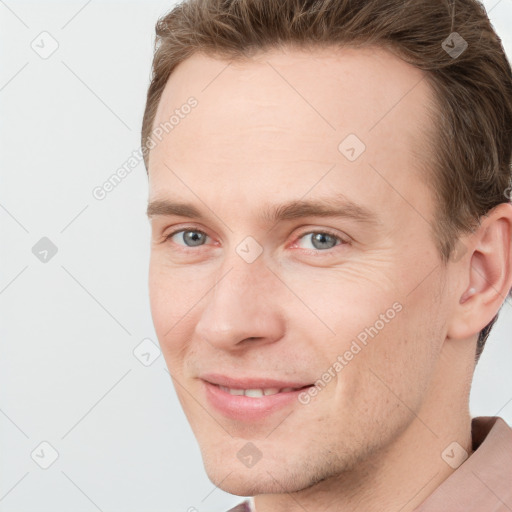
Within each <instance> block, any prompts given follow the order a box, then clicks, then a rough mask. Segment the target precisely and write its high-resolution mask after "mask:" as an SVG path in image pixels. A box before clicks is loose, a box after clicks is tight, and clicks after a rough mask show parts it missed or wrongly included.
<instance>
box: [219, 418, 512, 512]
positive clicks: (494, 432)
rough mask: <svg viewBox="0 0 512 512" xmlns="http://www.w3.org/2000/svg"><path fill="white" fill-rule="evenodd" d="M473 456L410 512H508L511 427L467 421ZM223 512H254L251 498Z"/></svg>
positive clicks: (511, 506)
mask: <svg viewBox="0 0 512 512" xmlns="http://www.w3.org/2000/svg"><path fill="white" fill-rule="evenodd" d="M471 439H472V444H473V446H472V449H473V453H472V454H471V456H470V457H468V459H467V460H466V461H465V462H463V463H462V464H461V465H460V466H459V467H458V468H457V469H456V470H455V471H454V472H453V473H452V474H451V475H450V476H449V477H448V478H447V479H446V480H444V481H443V482H442V483H441V485H439V487H437V489H435V490H434V492H433V493H432V494H431V495H430V496H428V497H427V498H426V499H425V500H424V501H423V503H421V505H419V506H418V507H417V508H415V509H414V512H441V511H449V512H512V428H510V427H509V425H508V424H507V423H506V422H505V421H504V420H503V419H502V418H500V417H497V416H480V417H477V418H473V419H472V420H471ZM227 512H257V511H256V509H255V508H254V501H253V500H252V499H249V500H245V501H243V502H242V503H239V504H238V505H237V506H236V507H234V508H232V509H230V510H228V511H227Z"/></svg>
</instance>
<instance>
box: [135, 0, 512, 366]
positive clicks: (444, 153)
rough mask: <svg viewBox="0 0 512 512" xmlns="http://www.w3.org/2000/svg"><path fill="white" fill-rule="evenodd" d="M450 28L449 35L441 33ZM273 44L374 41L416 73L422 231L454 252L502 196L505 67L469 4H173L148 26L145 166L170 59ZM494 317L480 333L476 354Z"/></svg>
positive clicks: (430, 0) (507, 153) (386, 0)
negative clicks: (425, 112) (424, 90)
mask: <svg viewBox="0 0 512 512" xmlns="http://www.w3.org/2000/svg"><path fill="white" fill-rule="evenodd" d="M454 32H456V33H457V35H455V36H453V35H451V34H453V33H454ZM449 37H450V38H449ZM453 37H457V38H459V39H456V40H454V38H453ZM448 38H449V39H448ZM461 38H462V39H461ZM454 41H457V43H458V45H459V48H460V49H463V48H464V45H465V44H466V43H467V47H466V48H465V49H464V50H463V51H462V53H461V54H460V55H456V54H454V53H450V52H449V49H450V47H452V48H453V47H454V46H455V42H454ZM283 45H287V46H290V47H298V48H300V47H307V48H315V47H321V46H323V47H325V46H340V47H341V46H370V45H377V46H381V47H384V48H387V49H388V50H390V51H391V52H393V53H394V54H395V55H396V56H397V57H400V58H401V59H403V60H404V61H406V62H408V63H409V64H411V65H413V66H415V67H417V68H419V69H422V70H424V71H426V75H427V80H428V82H429V84H430V86H431V87H432V89H433V91H434V93H435V100H436V106H437V109H436V113H435V119H434V121H435V124H434V126H436V127H437V129H436V133H435V135H434V136H433V137H432V138H431V139H428V140H429V144H430V149H431V151H430V154H431V159H430V161H429V162H428V167H429V170H430V171H431V180H430V181H431V182H432V185H433V186H432V189H433V193H434V197H435V200H436V202H437V206H438V211H437V215H436V218H435V220H434V223H433V225H432V230H433V233H434V235H435V240H436V242H437V245H438V249H439V252H440V255H441V257H442V259H443V261H444V262H447V261H448V260H449V258H450V257H451V256H452V255H453V254H454V253H457V252H458V251H457V247H456V246H457V243H458V239H459V236H460V235H461V234H462V233H468V232H470V231H472V230H473V229H475V228H476V227H477V226H478V225H479V222H480V219H481V217H482V216H483V215H485V214H486V213H487V212H489V211H490V210H491V209H492V208H493V207H495V206H497V205H498V204H500V203H504V202H510V196H511V195H512V194H510V191H511V190H512V188H511V185H512V165H511V160H512V72H511V68H510V64H509V62H508V60H507V57H506V55H505V52H504V50H503V46H502V43H501V39H500V38H499V37H498V36H497V34H496V33H495V31H494V29H493V27H492V25H491V23H490V21H489V19H488V17H487V14H486V11H485V8H484V6H483V5H482V4H481V3H480V2H479V1H477V0H452V1H451V0H402V1H400V0H364V1H363V0H359V1H358V0H186V1H183V2H181V3H179V4H178V5H176V6H175V7H174V8H173V9H172V10H171V11H170V12H169V13H168V14H166V15H165V16H163V17H162V18H160V19H159V20H158V22H157V24H156V40H155V53H154V59H153V73H152V77H151V83H150V86H149V90H148V94H147V103H146V109H145V112H144V117H143V123H142V149H143V150H145V151H144V163H145V165H146V169H148V160H149V157H148V155H149V148H148V146H147V145H148V141H149V139H150V137H151V132H152V129H153V123H154V120H155V114H156V110H157V107H158V103H159V101H160V97H161V95H162V92H163V90H164V87H165V85H166V83H167V80H168V78H169V76H170V74H171V73H172V71H173V70H174V68H175V67H176V66H177V65H178V64H179V63H180V62H182V61H184V60H185V59H187V58H188V57H190V56H191V55H193V54H194V53H197V52H202V53H205V54H207V55H211V56H215V57H221V58H225V59H249V58H250V57H251V56H252V55H254V54H255V53H258V52H264V51H265V50H270V49H273V48H277V47H280V46H283ZM459 249H460V247H459ZM459 252H460V251H459ZM496 319H497V315H496V317H495V318H494V319H493V320H492V322H491V323H490V324H489V325H488V326H486V327H485V328H484V329H483V330H482V331H481V332H480V335H479V338H478V347H477V353H476V359H477V360H478V358H479V357H480V354H481V351H482V349H483V347H484V344H485V341H486V339H487V337H488V335H489V332H490V330H491V328H492V326H493V324H494V322H495V321H496Z"/></svg>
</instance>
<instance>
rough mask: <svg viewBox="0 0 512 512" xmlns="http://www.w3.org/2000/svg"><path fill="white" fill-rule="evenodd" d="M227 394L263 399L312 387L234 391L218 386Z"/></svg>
mask: <svg viewBox="0 0 512 512" xmlns="http://www.w3.org/2000/svg"><path fill="white" fill-rule="evenodd" d="M218 387H219V388H220V389H221V390H222V391H224V392H225V393H229V394H230V395H234V396H248V397H251V398H261V397H262V396H270V395H277V394H278V393H290V392H293V391H299V390H301V389H305V388H308V387H310V386H309V385H308V386H302V387H300V388H289V387H288V388H255V389H233V388H228V387H225V386H218Z"/></svg>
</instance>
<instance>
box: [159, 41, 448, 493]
mask: <svg viewBox="0 0 512 512" xmlns="http://www.w3.org/2000/svg"><path fill="white" fill-rule="evenodd" d="M422 78H424V75H423V74H422V72H421V71H419V70H417V69H415V68H413V67H411V66H409V65H408V64H406V63H404V62H402V61H401V60H399V59H397V58H396V57H394V56H393V55H391V54H390V53H387V52H386V51H384V50H380V49H365V50H361V49H342V50H336V51H335V50H328V49H325V50H321V51H320V50H318V51H315V52H313V53H309V54H308V53H301V52H299V51H297V50H289V51H288V52H286V53H283V52H277V51H273V52H270V53H265V54H261V55H260V56H258V57H257V58H256V59H254V60H251V61H244V62H238V63H234V62H233V63H231V64H230V65H229V66H228V62H227V61H222V60H216V59H213V58H210V57H206V56H204V55H199V54H196V55H194V56H193V57H191V58H190V59H188V60H186V61H185V62H183V63H182V64H180V65H179V66H178V68H177V69H176V70H175V72H173V74H172V75H171V77H170V80H169V82H168V84H167V86H166V88H165V91H164V93H163V96H162V99H161V102H160V104H159V109H158V112H157V117H156V121H155V124H154V127H156V126H158V125H159V124H160V123H163V122H165V121H168V120H169V117H170V116H171V115H173V114H174V113H175V110H176V109H178V110H179V109H180V107H181V106H182V105H183V104H185V103H186V102H187V99H188V98H189V97H191V96H193V97H195V98H196V100H197V105H196V106H195V107H194V108H193V109H186V111H187V112H188V111H190V113H189V114H188V115H184V116H182V117H183V118H182V119H180V121H179V123H177V124H176V125H175V126H174V128H173V129H172V130H171V131H169V133H168V134H167V135H165V136H164V137H163V139H162V141H161V142H160V143H158V145H157V146H156V147H155V148H154V149H153V150H152V151H151V155H150V162H149V169H150V170H149V182H150V192H149V201H150V203H151V202H156V201H168V202H172V203H187V204H190V205H192V206H193V207H194V208H195V209H196V210H197V211H198V212H199V213H200V215H201V216H200V217H195V216H191V212H189V211H184V210H181V211H177V210H172V209H171V208H167V209H166V208H163V207H162V204H160V208H159V209H158V212H159V213H158V214H155V215H153V216H152V245H151V263H150V276H149V286H150V300H151V309H152V315H153V321H154V325H155V329H156V333H157V335H158V339H159V342H160V345H161V347H162V350H163V354H164V356H165V360H166V363H167V366H168V369H169V372H170V374H171V375H172V377H173V379H174V385H175V388H176V392H177V394H178V397H179V399H180V402H181V404H182V406H183V409H184V411H185V413H186V415H187V418H188V420H189V422H190V424H191V427H192V429H193V431H194V434H195V435H196V437H197V439H198V442H199V445H200V448H201V451H202V455H203V459H204V463H205V467H206V470H207V472H208V475H209V476H210V478H211V479H212V481H213V482H214V483H216V484H219V485H220V487H221V488H223V489H225V490H227V491H228V492H231V493H234V494H241V495H255V494H260V493H269V492H279V493H281V492H285V491H287V492H291V491H295V490H299V489H303V488H306V487H308V486H310V485H312V484H314V483H316V482H318V481H320V480H322V479H326V478H328V477H332V476H334V475H338V474H341V473H343V472H344V471H348V470H351V469H353V468H355V467H364V464H365V463H371V460H372V457H375V456H376V454H378V453H382V452H383V451H385V449H386V448H388V447H389V446H391V443H393V442H395V441H397V440H398V439H400V436H402V435H403V433H404V432H405V431H407V429H408V428H410V427H411V425H412V424H413V420H414V421H415V414H418V413H419V412H420V411H421V410H422V407H425V406H426V405H425V404H428V403H430V401H431V400H432V397H431V394H430V393H431V387H430V383H431V378H432V376H433V374H434V373H435V372H436V363H437V359H438V355H439V351H440V348H441V346H442V343H443V341H444V339H445V333H446V328H445V325H446V321H447V318H448V314H449V307H448V298H447V297H448V292H447V291H446V290H447V289H449V286H445V285H446V283H447V270H446V267H444V266H443V265H442V264H441V262H440V259H439V255H438V253H437V251H436V246H435V243H434V240H433V238H432V236H431V234H430V233H431V231H430V226H429V223H428V222H429V221H431V219H433V217H434V212H435V204H434V201H433V198H432V192H431V190H430V189H429V188H428V186H427V184H426V179H424V175H423V172H422V171H421V169H420V165H421V159H426V158H427V153H426V151H425V152H423V149H422V147H421V142H422V141H423V137H424V135H423V134H424V133H425V130H426V129H427V128H428V126H429V121H428V118H427V114H426V109H425V105H426V102H427V101H428V100H429V99H430V97H431V92H430V88H429V87H428V85H427V83H426V80H424V79H422ZM349 134H355V136H356V137H357V138H358V139H360V141H362V142H363V143H364V145H365V146H366V149H365V150H364V151H362V149H363V146H362V145H361V143H360V142H359V141H358V140H357V139H356V138H355V137H354V135H352V136H350V137H349V138H348V139H347V136H349ZM343 141H344V142H343ZM340 143H341V145H340ZM361 151H362V152H361ZM295 201H308V202H312V203H318V205H317V206H321V207H323V208H328V207H329V208H333V209H334V210H335V211H336V210H337V211H338V212H339V215H333V214H331V215H328V216H324V215H321V214H320V212H319V211H316V210H315V209H314V208H313V209H307V208H303V209H302V210H301V209H299V210H298V209H297V208H295V209H292V208H287V209H281V210H277V213H278V214H279V213H280V214H281V215H277V217H275V218H274V217H273V216H272V212H274V210H275V209H276V208H279V206H280V205H285V204H288V203H291V202H295ZM295 206H296V205H295ZM154 210H155V212H157V209H154ZM166 211H167V213H166V214H163V213H164V212H166ZM173 211H174V213H172V212H173ZM173 232H178V233H176V234H175V235H173V236H169V235H170V234H171V233H173ZM166 237H167V239H166ZM326 374H327V376H326ZM329 376H330V378H329ZM322 379H323V380H322ZM319 380H320V381H321V382H323V385H322V384H321V383H320V384H317V386H316V388H312V387H309V388H306V387H305V386H308V385H309V386H310V385H312V384H314V383H315V382H318V381H319ZM301 387H304V389H297V388H301ZM226 388H230V389H237V390H238V391H230V390H227V389H226ZM256 388H257V389H261V388H265V389H266V392H267V393H269V394H268V395H265V396H258V395H259V394H261V393H258V392H257V391H249V392H248V393H247V395H253V396H245V394H244V395H243V396H240V393H242V391H239V389H256ZM272 388H274V389H272ZM283 388H294V389H293V390H289V389H288V390H285V391H282V389H283ZM315 389H316V391H315ZM278 390H281V391H280V392H277V391H278ZM274 393H277V394H274ZM411 411H412V412H413V413H414V414H413V413H411ZM249 442H250V443H249Z"/></svg>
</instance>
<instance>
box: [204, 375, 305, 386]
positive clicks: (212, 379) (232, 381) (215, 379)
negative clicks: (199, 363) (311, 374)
mask: <svg viewBox="0 0 512 512" xmlns="http://www.w3.org/2000/svg"><path fill="white" fill-rule="evenodd" d="M200 378H201V379H202V380H204V381H206V382H209V383H211V384H216V385H217V386H223V387H226V388H230V389H269V388H279V389H282V388H303V387H305V386H309V385H311V383H310V382H299V381H285V380H277V379H267V378H261V377H239V378H234V377H228V376H226V375H219V374H216V373H208V374H204V375H201V376H200Z"/></svg>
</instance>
